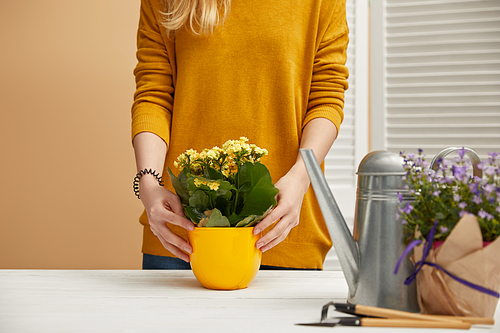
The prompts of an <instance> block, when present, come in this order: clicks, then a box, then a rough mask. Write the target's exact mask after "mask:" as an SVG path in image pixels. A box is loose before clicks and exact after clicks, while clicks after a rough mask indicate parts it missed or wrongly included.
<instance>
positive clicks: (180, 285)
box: [0, 270, 500, 333]
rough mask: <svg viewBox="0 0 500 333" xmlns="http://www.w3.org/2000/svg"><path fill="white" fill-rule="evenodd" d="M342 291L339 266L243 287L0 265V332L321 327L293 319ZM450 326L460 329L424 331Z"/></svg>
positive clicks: (150, 274)
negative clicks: (215, 287)
mask: <svg viewBox="0 0 500 333" xmlns="http://www.w3.org/2000/svg"><path fill="white" fill-rule="evenodd" d="M346 295H347V284H346V282H345V280H344V276H343V273H342V272H341V271H260V272H259V273H258V275H257V277H256V278H255V280H254V281H253V282H252V284H251V285H250V286H249V287H248V288H247V289H243V290H236V291H215V290H208V289H204V288H203V287H202V286H201V285H200V284H199V283H198V281H197V280H196V278H195V277H194V275H193V273H192V272H191V271H142V270H107V271H106V270H0V332H323V331H326V330H329V329H330V330H331V329H332V328H324V327H304V326H296V325H294V324H295V323H307V322H317V321H319V319H320V314H321V308H322V306H323V305H324V304H326V303H328V302H330V301H336V302H345V301H346ZM495 319H496V322H500V311H499V310H498V308H497V311H496V314H495ZM333 329H335V332H354V331H360V330H361V331H364V332H388V331H389V332H422V331H423V330H424V329H401V328H372V327H347V326H337V327H335V328H333ZM451 331H454V332H461V331H462V330H446V329H445V330H443V329H426V330H425V332H426V333H427V332H441V333H443V332H451ZM471 331H475V332H483V333H485V332H500V324H498V323H497V324H496V325H495V326H473V328H472V329H471Z"/></svg>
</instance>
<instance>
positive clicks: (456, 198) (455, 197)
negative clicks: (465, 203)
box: [453, 194, 460, 202]
mask: <svg viewBox="0 0 500 333" xmlns="http://www.w3.org/2000/svg"><path fill="white" fill-rule="evenodd" d="M453 201H457V202H458V201H460V195H458V194H454V195H453Z"/></svg>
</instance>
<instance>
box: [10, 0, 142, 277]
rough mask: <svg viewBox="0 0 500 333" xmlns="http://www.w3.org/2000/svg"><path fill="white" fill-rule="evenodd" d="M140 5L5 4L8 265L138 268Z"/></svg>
mask: <svg viewBox="0 0 500 333" xmlns="http://www.w3.org/2000/svg"><path fill="white" fill-rule="evenodd" d="M139 5H140V1H139V0H129V1H123V0H85V1H68V0H43V1H39V0H26V1H7V0H1V1H0V48H1V52H0V60H1V61H0V162H1V163H0V168H1V169H0V175H1V182H0V184H1V187H0V193H1V194H0V195H1V198H0V199H1V201H0V268H76V269H87V268H90V269H94V268H100V269H105V268H109V269H115V268H122V269H129V268H131V269H135V268H140V265H141V254H140V246H141V232H142V229H141V226H140V225H139V223H138V222H137V219H138V216H139V214H140V213H141V211H142V206H141V204H140V201H139V200H137V199H136V198H135V196H134V195H133V191H132V180H133V177H134V175H135V162H134V159H133V149H132V146H131V143H130V106H131V103H132V95H133V92H134V78H133V74H132V71H133V68H134V66H135V63H136V60H135V36H136V29H137V21H138V15H139Z"/></svg>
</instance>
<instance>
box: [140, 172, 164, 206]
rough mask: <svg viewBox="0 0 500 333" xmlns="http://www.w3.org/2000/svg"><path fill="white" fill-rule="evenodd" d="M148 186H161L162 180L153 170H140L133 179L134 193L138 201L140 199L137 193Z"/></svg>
mask: <svg viewBox="0 0 500 333" xmlns="http://www.w3.org/2000/svg"><path fill="white" fill-rule="evenodd" d="M150 186H155V187H156V186H161V187H162V186H163V179H162V178H161V174H160V173H159V172H158V171H156V170H153V169H143V170H140V171H139V172H138V173H137V174H136V175H135V178H134V193H135V195H136V196H137V198H138V199H140V198H141V197H140V195H139V192H140V190H141V189H143V188H145V187H146V188H147V187H149V188H150Z"/></svg>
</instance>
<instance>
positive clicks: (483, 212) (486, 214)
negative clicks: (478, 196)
mask: <svg viewBox="0 0 500 333" xmlns="http://www.w3.org/2000/svg"><path fill="white" fill-rule="evenodd" d="M477 215H478V216H479V217H481V218H483V219H487V220H491V219H492V218H493V215H491V214H488V213H487V212H486V211H484V210H483V209H481V210H480V211H479V212H478V213H477Z"/></svg>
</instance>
